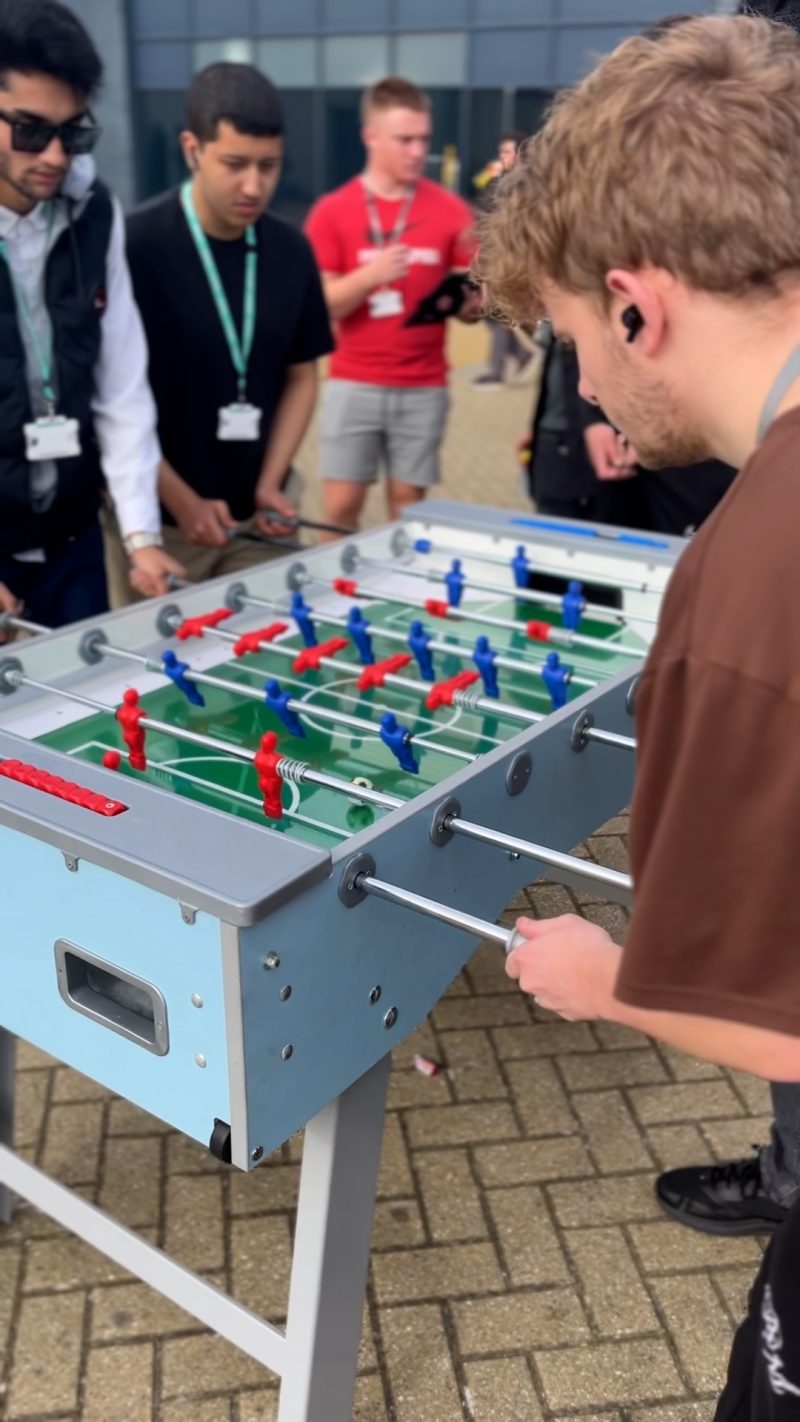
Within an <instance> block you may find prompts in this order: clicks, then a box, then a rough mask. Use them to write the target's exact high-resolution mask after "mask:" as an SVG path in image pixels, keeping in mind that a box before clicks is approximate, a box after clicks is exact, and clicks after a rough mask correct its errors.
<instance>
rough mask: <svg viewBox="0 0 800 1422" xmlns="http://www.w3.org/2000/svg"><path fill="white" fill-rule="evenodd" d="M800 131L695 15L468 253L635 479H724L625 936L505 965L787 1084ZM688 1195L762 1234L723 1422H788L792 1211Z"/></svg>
mask: <svg viewBox="0 0 800 1422" xmlns="http://www.w3.org/2000/svg"><path fill="white" fill-rule="evenodd" d="M773 14H776V15H777V7H776V8H775V10H773ZM798 116H800V43H798V40H797V38H796V37H793V36H790V35H788V34H787V33H786V32H785V31H783V30H782V29H781V27H780V26H778V25H770V24H767V23H764V21H763V20H760V19H755V18H749V17H748V18H745V17H743V16H740V17H736V18H735V17H727V18H723V17H722V16H713V17H706V18H703V19H694V20H692V21H691V22H689V21H687V22H685V24H683V25H682V26H673V27H672V28H671V29H670V30H669V31H668V32H666V33H665V34H664V35H662V36H661V37H660V38H659V39H658V40H657V42H655V43H652V42H651V41H650V40H649V39H648V38H647V37H645V38H641V37H638V38H632V39H629V40H628V41H626V42H625V43H624V44H623V45H621V46H620V48H619V49H618V50H616V51H615V52H614V54H612V55H611V56H610V57H609V58H607V59H606V60H604V61H603V63H602V64H601V65H600V66H599V67H598V68H597V69H596V70H594V71H593V73H592V74H591V76H590V77H589V78H588V79H587V80H586V81H584V83H583V84H582V85H580V86H578V87H577V88H576V89H574V90H572V91H570V93H569V94H568V95H565V96H564V98H563V99H562V101H561V102H560V104H559V105H558V106H556V108H555V109H554V110H553V112H552V114H551V117H550V120H549V121H548V126H547V128H546V130H545V132H544V134H543V136H542V137H541V138H540V139H537V140H534V144H533V146H532V147H531V148H530V149H529V150H528V152H527V153H526V157H525V161H524V167H523V169H522V170H521V172H520V174H519V178H518V180H517V181H516V182H515V183H514V184H513V185H509V186H508V187H507V188H506V189H504V191H503V194H502V205H501V207H500V208H499V209H496V210H495V211H494V212H493V213H492V216H491V218H490V219H489V220H488V221H487V222H486V223H485V224H484V225H483V228H482V232H481V260H480V271H481V276H482V278H483V280H484V281H485V282H486V283H487V284H488V286H489V289H490V291H491V292H492V295H493V297H494V299H495V301H496V304H497V306H498V308H499V309H500V311H502V312H504V313H505V314H506V315H507V316H508V317H509V318H510V319H515V318H517V319H519V317H520V316H522V317H523V318H524V319H528V313H530V312H531V311H532V310H536V309H537V308H538V309H546V310H547V311H548V312H549V314H550V316H551V319H552V320H553V322H554V325H555V328H556V330H558V331H560V332H561V333H562V334H563V335H564V336H565V337H569V338H570V339H572V340H574V341H575V343H576V346H577V348H578V351H579V356H580V363H581V373H582V375H581V379H582V389H584V390H585V392H586V393H587V395H594V396H595V397H596V399H597V401H598V402H599V403H602V404H604V405H605V408H607V409H608V411H609V413H610V415H611V416H612V418H613V420H614V422H615V423H616V424H617V425H618V427H619V428H620V429H622V430H623V431H624V432H625V434H626V435H627V436H628V438H629V439H630V440H631V442H632V444H633V446H634V447H635V448H638V449H639V450H640V452H641V455H642V458H643V459H644V460H645V461H646V462H647V463H648V464H660V463H662V462H664V463H666V462H668V461H670V462H672V463H674V464H679V463H680V464H686V465H693V464H695V462H696V461H697V460H698V459H700V458H704V457H707V456H709V455H711V454H714V455H716V456H717V457H719V458H723V459H725V460H727V461H729V462H730V463H731V465H732V466H734V467H736V468H737V469H740V470H741V472H740V473H739V474H738V475H737V476H736V480H735V482H734V485H733V488H732V489H731V490H730V492H729V494H728V495H727V496H726V497H725V498H724V499H723V501H722V504H721V505H720V507H719V508H718V509H717V510H716V512H715V513H714V515H713V516H712V518H711V519H709V520H708V521H707V523H706V525H705V527H704V528H702V529H701V530H700V532H699V533H698V534H697V536H696V538H695V539H693V540H692V542H691V544H690V546H689V547H688V549H687V551H686V553H685V554H684V556H683V557H682V559H681V560H680V562H679V563H678V565H677V568H676V570H675V572H674V574H673V577H672V579H671V581H670V585H669V588H668V589H667V594H666V598H665V602H664V607H663V609H662V616H661V622H660V626H659V629H658V635H657V638H656V641H655V643H654V645H653V648H652V650H651V653H650V656H649V659H648V663H647V666H646V667H645V670H644V673H643V676H642V681H641V685H640V689H639V694H638V696H637V706H636V713H637V733H638V734H637V740H638V748H639V749H638V769H637V785H636V790H635V796H634V805H633V812H632V820H631V823H632V839H631V851H632V866H633V877H634V882H635V887H636V903H635V908H634V913H633V918H632V922H631V925H630V928H629V931H628V933H627V935H626V940H625V943H624V945H623V946H622V947H618V946H617V945H615V944H613V943H612V942H611V939H610V938H609V937H608V935H605V934H604V933H603V931H602V930H600V931H599V932H598V930H597V928H596V926H595V925H592V924H588V923H587V922H586V921H585V920H581V919H578V918H575V917H574V916H569V915H567V916H564V917H562V918H561V919H556V920H552V921H550V922H549V923H548V922H543V921H541V920H538V921H533V920H525V919H522V920H520V921H518V924H517V929H518V931H519V932H520V933H521V934H522V935H523V936H524V937H525V938H527V939H528V943H527V944H525V945H524V946H522V947H520V948H517V949H516V950H515V952H514V953H512V954H511V955H510V957H509V959H508V964H507V967H508V971H509V972H510V973H511V975H512V976H514V977H516V978H518V979H519V980H520V983H521V986H522V988H523V989H524V990H525V991H526V992H528V993H530V994H532V995H534V997H535V999H536V1001H537V1002H538V1003H539V1004H540V1005H541V1006H542V1007H544V1008H546V1009H551V1010H555V1011H557V1012H559V1013H560V1014H561V1015H562V1016H563V1017H565V1018H567V1019H568V1020H571V1021H574V1020H579V1019H595V1020H598V1019H599V1020H606V1021H612V1022H616V1023H619V1024H623V1025H625V1026H628V1027H636V1028H638V1029H639V1030H641V1031H644V1032H647V1033H649V1034H650V1035H652V1036H654V1037H656V1038H658V1039H661V1040H662V1041H665V1042H667V1043H669V1044H671V1045H672V1046H675V1047H679V1048H680V1049H682V1050H683V1051H686V1052H688V1053H689V1054H690V1055H697V1056H701V1057H704V1058H707V1059H708V1060H710V1061H712V1062H715V1063H717V1064H719V1065H722V1066H724V1067H727V1068H728V1069H734V1070H745V1071H748V1072H753V1073H755V1074H756V1075H758V1076H761V1077H762V1078H763V1079H765V1080H768V1081H774V1082H779V1083H781V1084H782V1085H783V1086H785V1087H786V1088H787V1089H790V1090H794V1091H795V1092H796V1091H797V1084H798V1082H800V977H799V976H798V966H799V965H800V959H798V953H797V942H798V935H799V932H800V921H798V913H797V896H796V892H795V885H794V878H795V877H796V876H795V875H794V861H793V856H792V852H791V851H792V846H793V843H794V838H795V837H796V828H797V819H798V806H800V761H798V758H797V755H796V753H795V750H794V744H795V737H794V736H793V733H792V728H793V727H794V726H795V725H796V721H797V700H798V699H797V665H798V655H799V654H800V621H798V619H797V616H796V609H797V607H798V605H799V604H800V597H797V596H795V585H796V584H797V582H798V566H799V565H798V560H797V548H796V536H795V530H796V527H797V516H796V511H795V509H794V508H793V503H794V504H796V503H797V499H798V489H800V486H798V483H797V480H796V477H795V474H796V467H797V449H798V442H799V441H800V346H798V331H799V330H800V184H799V183H798V172H800V122H798ZM684 154H686V155H687V158H686V160H684ZM623 168H624V171H625V184H626V190H625V194H624V196H625V201H624V202H618V201H616V200H615V199H616V196H617V193H618V183H619V176H618V175H619V173H620V171H622V170H623ZM567 209H568V210H569V212H570V216H571V219H572V221H571V225H570V226H569V227H567V228H565V223H564V212H565V210H567ZM691 477H692V474H691V471H689V472H688V473H687V478H691ZM776 599H777V600H778V602H779V603H780V605H781V607H785V609H786V611H787V616H786V617H780V618H777V619H776V618H775V617H774V616H773V615H772V610H773V609H774V606H775V603H776ZM754 767H757V768H756V770H755V773H754ZM743 885H746V892H744V891H743V888H742V886H743ZM794 1148H795V1151H796V1148H797V1132H795V1141H794ZM737 1164H738V1163H737ZM706 1175H707V1181H706V1184H707V1186H708V1191H707V1194H706V1197H705V1200H701V1199H700V1198H699V1196H696V1197H695V1200H694V1204H695V1206H696V1208H695V1210H694V1215H693V1218H689V1217H688V1212H687V1217H686V1218H685V1222H686V1223H695V1224H696V1225H697V1227H698V1228H701V1229H703V1228H704V1229H707V1230H709V1231H710V1232H712V1233H720V1234H721V1233H745V1232H750V1231H751V1230H753V1231H755V1229H756V1227H757V1226H759V1225H760V1227H761V1229H764V1228H767V1229H771V1230H775V1233H774V1238H773V1240H772V1243H771V1245H770V1248H769V1249H768V1252H767V1254H766V1256H765V1259H764V1265H763V1269H762V1271H761V1273H760V1276H759V1279H758V1281H757V1283H756V1287H755V1289H754V1291H753V1294H752V1295H751V1301H750V1312H749V1315H748V1319H747V1321H746V1323H745V1324H744V1325H743V1327H742V1328H741V1329H740V1330H739V1333H738V1335H737V1338H736V1341H735V1343H734V1348H733V1353H732V1357H731V1362H730V1367H729V1375H728V1386H727V1388H726V1389H725V1391H724V1393H723V1395H722V1397H721V1398H720V1400H719V1404H718V1407H717V1411H716V1414H715V1416H716V1419H717V1422H723V1419H724V1422H779V1419H780V1422H797V1419H798V1417H800V1309H799V1308H798V1290H797V1279H798V1272H799V1271H800V1198H798V1197H797V1196H795V1200H794V1203H793V1204H792V1202H791V1201H788V1202H787V1203H788V1204H791V1209H790V1210H789V1209H786V1210H783V1211H782V1212H781V1211H779V1210H778V1209H777V1205H773V1213H772V1215H771V1216H770V1215H769V1214H768V1213H767V1211H766V1209H765V1208H764V1206H765V1199H764V1185H765V1181H764V1177H763V1172H762V1169H761V1162H760V1161H758V1160H754V1161H751V1162H749V1169H748V1170H746V1171H745V1169H743V1168H741V1169H735V1168H734V1166H728V1167H719V1168H715V1169H711V1170H708V1171H707V1172H706ZM695 1183H697V1182H695ZM685 1201H686V1194H685V1192H684V1195H683V1199H681V1197H680V1192H679V1193H678V1199H677V1201H676V1203H677V1204H678V1206H680V1205H681V1204H683V1203H685ZM703 1211H705V1213H703ZM781 1214H782V1219H781ZM737 1215H738V1219H737ZM745 1215H747V1216H748V1218H745ZM732 1224H733V1225H734V1228H730V1227H729V1226H730V1225H732ZM776 1226H777V1228H776Z"/></svg>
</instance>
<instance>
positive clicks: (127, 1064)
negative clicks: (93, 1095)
mask: <svg viewBox="0 0 800 1422" xmlns="http://www.w3.org/2000/svg"><path fill="white" fill-rule="evenodd" d="M0 904H1V905H2V918H0V1025H2V1026H3V1027H5V1028H7V1029H8V1030H9V1031H11V1032H14V1033H15V1034H16V1035H17V1036H18V1037H23V1038H25V1040H26V1041H29V1042H33V1043H34V1044H35V1045H36V1046H37V1047H41V1048H42V1050H43V1051H46V1052H50V1053H51V1054H52V1055H53V1056H55V1057H58V1058H59V1059H60V1060H61V1061H64V1062H67V1063H68V1064H69V1065H70V1066H72V1067H75V1068H76V1069H77V1070H78V1071H80V1072H83V1073H84V1074H85V1075H86V1076H90V1077H93V1078H94V1079H95V1080H96V1081H99V1082H102V1084H103V1085H104V1086H107V1087H109V1088H110V1089H111V1090H112V1091H115V1092H118V1093H119V1095H121V1096H125V1097H127V1098H128V1100H130V1101H133V1102H135V1103H136V1105H137V1106H141V1107H143V1108H144V1110H146V1111H150V1112H152V1114H153V1115H155V1116H158V1117H160V1118H161V1119H162V1120H164V1121H168V1122H169V1123H170V1124H171V1125H173V1126H176V1127H177V1128H178V1129H179V1130H181V1131H183V1132H184V1133H185V1134H186V1135H189V1136H193V1137H194V1138H195V1139H196V1140H199V1141H202V1142H203V1143H204V1144H206V1145H207V1144H208V1141H209V1137H210V1135H211V1131H212V1129H213V1125H214V1118H215V1117H220V1118H221V1119H222V1120H224V1121H230V1118H231V1114H230V1093H229V1086H228V1064H227V1056H226V1036H225V1015H224V1003H223V992H222V963H221V953H220V928H219V923H218V921H217V920H216V919H215V918H213V917H211V916H209V915H204V914H198V915H197V919H196V921H195V923H194V924H192V925H187V924H184V923H183V922H182V920H181V915H180V910H179V908H178V905H177V903H176V902H175V900H174V899H169V898H167V897H166V896H165V895H164V894H158V893H156V892H155V891H153V890H150V889H147V888H145V887H144V886H143V885H141V884H134V883H132V882H131V881H130V880H128V879H125V878H123V877H122V876H120V875H118V874H113V873H111V872H110V871H109V870H106V869H100V868H98V867H97V866H96V865H94V864H90V863H87V862H86V861H85V860H81V862H80V864H79V866H78V870H77V872H76V873H70V872H69V870H68V869H67V868H66V866H65V863H64V857H63V855H62V854H61V853H60V851H59V850H57V849H55V848H53V847H52V846H51V845H48V844H43V843H41V842H40V841H39V840H35V839H31V838H29V836H28V835H25V834H20V833H19V832H17V831H14V830H9V829H0ZM59 938H65V939H68V940H69V941H70V942H72V943H74V944H76V945H77V946H79V947H81V948H84V949H86V950H87V951H88V952H90V953H93V954H95V955H96V956H97V957H99V958H103V959H105V960H106V961H107V962H109V963H111V964H115V965H117V966H118V967H120V968H123V969H126V970H127V971H128V972H130V973H134V974H136V975H137V976H138V977H140V978H143V979H145V980H146V981H147V982H148V983H151V984H152V985H153V986H155V987H157V988H158V989H159V990H160V991H161V992H162V993H163V995H164V998H165V999H166V1003H167V1015H168V1022H169V1051H168V1053H167V1055H166V1056H163V1057H159V1056H155V1055H154V1054H153V1053H152V1052H149V1051H147V1050H146V1049H145V1048H143V1047H140V1046H138V1045H136V1044H135V1043H134V1042H130V1041H128V1040H126V1039H125V1038H124V1037H121V1036H119V1035H118V1034H117V1033H116V1032H113V1031H111V1030H110V1029H109V1028H107V1027H104V1026H102V1025H100V1024H98V1023H96V1022H93V1021H92V1020H91V1019H90V1018H88V1017H85V1016H83V1015H81V1014H80V1013H78V1012H76V1011H74V1010H73V1009H72V1008H71V1007H69V1006H68V1005H67V1003H65V1002H64V1000H63V998H62V997H61V996H60V994H59V991H58V983H57V978H56V966H55V957H54V944H55V942H56V940H57V939H59ZM193 994H196V995H197V996H198V997H199V998H201V999H202V1003H203V1006H202V1007H201V1008H197V1007H194V1006H193V1005H192V1001H191V999H192V995H193ZM196 1054H200V1055H201V1056H203V1057H204V1058H205V1059H206V1062H207V1066H206V1067H205V1068H204V1069H202V1068H200V1067H198V1066H197V1065H196V1063H195V1056H196Z"/></svg>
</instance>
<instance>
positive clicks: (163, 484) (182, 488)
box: [158, 457, 195, 522]
mask: <svg viewBox="0 0 800 1422" xmlns="http://www.w3.org/2000/svg"><path fill="white" fill-rule="evenodd" d="M158 497H159V498H160V500H161V502H162V504H163V505H164V508H165V509H168V510H169V512H170V513H171V514H172V517H173V518H174V519H176V520H177V521H178V522H180V520H181V518H182V517H183V515H184V514H185V512H186V507H187V505H188V504H189V503H190V502H191V500H192V499H193V498H194V497H195V495H194V490H193V489H192V487H191V485H189V484H187V483H186V480H185V479H182V478H181V476H180V474H178V473H177V471H176V470H175V469H173V467H172V465H171V464H170V463H169V460H167V459H164V458H163V457H162V459H161V463H160V464H159V466H158Z"/></svg>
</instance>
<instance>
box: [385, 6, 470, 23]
mask: <svg viewBox="0 0 800 1422" xmlns="http://www.w3.org/2000/svg"><path fill="white" fill-rule="evenodd" d="M395 18H396V21H397V24H398V25H400V26H401V27H402V28H403V29H409V30H410V29H414V30H416V29H420V30H422V29H426V28H428V27H429V28H431V29H435V30H438V29H441V27H442V25H466V23H467V21H468V20H469V10H468V7H467V0H436V4H435V5H432V4H431V0H395Z"/></svg>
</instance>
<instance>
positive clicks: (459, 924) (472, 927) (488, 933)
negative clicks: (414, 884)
mask: <svg viewBox="0 0 800 1422" xmlns="http://www.w3.org/2000/svg"><path fill="white" fill-rule="evenodd" d="M355 887H356V888H357V889H362V890H363V892H364V893H365V894H372V895H373V897H374V898H376V899H386V900H388V902H389V903H390V904H399V905H400V907H401V908H409V909H413V910H414V912H415V913H421V914H424V915H425V917H426V918H435V919H437V920H438V921H439V923H447V924H449V925H450V927H451V928H460V929H462V930H463V931H464V933H471V934H472V936H473V938H486V939H488V941H489V942H490V943H496V944H497V945H498V947H499V948H502V949H503V951H504V952H505V953H511V952H512V951H513V949H514V948H519V947H520V946H521V945H522V944H523V943H524V942H525V941H526V940H525V938H524V936H523V934H521V933H518V932H517V930H516V929H515V928H501V927H500V925H499V924H497V923H490V922H489V920H488V919H486V918H475V917H474V915H473V914H471V913H462V911H461V909H456V908H451V907H450V905H449V904H442V903H439V902H438V900H436V899H426V898H423V896H422V894H415V893H412V891H411V889H401V888H399V887H398V886H397V885H396V884H387V883H385V881H384V880H383V879H375V878H373V876H372V875H371V874H365V873H362V874H358V875H357V876H356V879H355Z"/></svg>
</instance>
